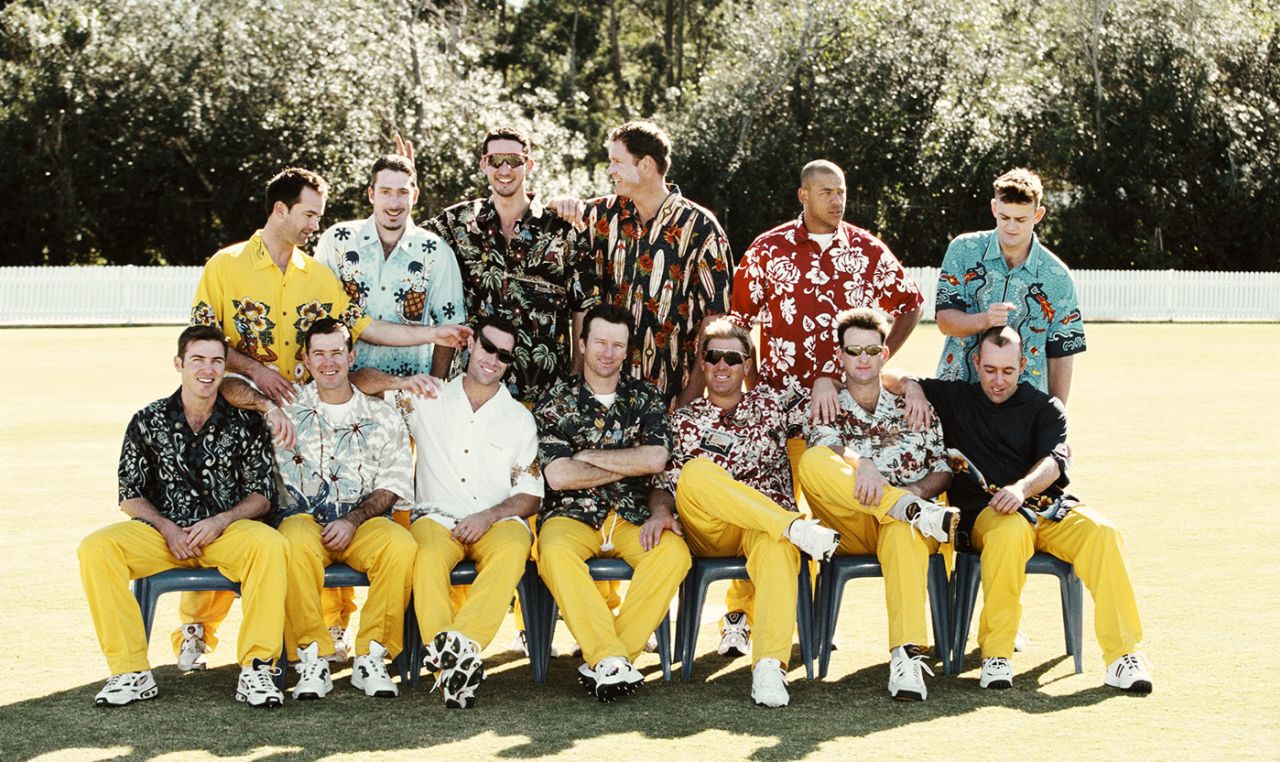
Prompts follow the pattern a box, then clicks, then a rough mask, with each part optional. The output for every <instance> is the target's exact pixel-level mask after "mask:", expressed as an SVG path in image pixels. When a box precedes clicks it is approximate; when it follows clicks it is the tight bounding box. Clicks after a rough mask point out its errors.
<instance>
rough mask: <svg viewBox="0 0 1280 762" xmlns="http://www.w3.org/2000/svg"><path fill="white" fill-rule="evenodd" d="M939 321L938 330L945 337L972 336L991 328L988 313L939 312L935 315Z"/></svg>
mask: <svg viewBox="0 0 1280 762" xmlns="http://www.w3.org/2000/svg"><path fill="white" fill-rule="evenodd" d="M934 319H935V320H937V321H938V330H939V331H942V333H943V335H945V336H960V337H964V336H972V335H974V334H975V333H982V332H983V331H985V330H987V329H988V328H990V327H991V321H990V320H989V319H988V317H987V313H986V312H978V313H969V312H965V311H964V310H957V309H948V310H938V312H937V314H936V315H934Z"/></svg>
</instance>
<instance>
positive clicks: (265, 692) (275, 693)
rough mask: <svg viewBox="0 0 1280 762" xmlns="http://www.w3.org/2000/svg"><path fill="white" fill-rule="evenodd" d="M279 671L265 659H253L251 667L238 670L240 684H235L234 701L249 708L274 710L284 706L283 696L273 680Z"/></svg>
mask: <svg viewBox="0 0 1280 762" xmlns="http://www.w3.org/2000/svg"><path fill="white" fill-rule="evenodd" d="M279 674H280V670H278V669H275V668H274V667H272V666H271V662H269V661H267V660H266V659H254V660H253V666H251V667H241V668H240V682H239V683H237V684H236V701H243V702H245V703H246V704H248V705H249V706H254V707H266V708H270V709H274V708H277V707H281V706H284V694H283V693H281V692H280V689H279V688H277V687H276V683H275V680H273V679H272V678H274V677H275V676H276V675H279Z"/></svg>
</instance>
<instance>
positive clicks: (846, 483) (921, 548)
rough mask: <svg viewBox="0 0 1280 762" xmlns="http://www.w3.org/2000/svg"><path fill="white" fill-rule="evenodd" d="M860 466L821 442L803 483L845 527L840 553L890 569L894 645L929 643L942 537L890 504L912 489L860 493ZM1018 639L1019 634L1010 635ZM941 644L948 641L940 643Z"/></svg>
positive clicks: (887, 583)
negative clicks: (932, 583)
mask: <svg viewBox="0 0 1280 762" xmlns="http://www.w3.org/2000/svg"><path fill="white" fill-rule="evenodd" d="M857 471H858V469H857V467H856V466H855V465H853V464H852V463H849V462H848V461H846V460H845V459H844V458H842V457H840V456H839V455H836V454H835V453H834V452H832V451H831V449H830V448H827V447H815V448H813V449H811V450H809V451H807V452H806V453H805V454H804V455H803V456H802V457H801V458H800V485H801V488H802V489H803V490H804V492H805V495H806V496H807V497H808V499H809V507H810V508H812V509H813V513H814V515H815V516H817V517H818V518H819V519H820V520H821V521H822V523H823V524H826V525H827V526H829V527H831V528H832V529H835V530H836V531H837V532H839V533H840V547H839V548H838V549H837V550H836V553H838V554H840V555H863V554H870V553H874V554H875V555H876V558H878V559H879V560H880V568H881V570H882V572H883V574H884V598H885V608H886V610H887V611H888V618H889V649H890V650H893V649H895V648H897V647H898V646H903V645H907V644H912V645H917V646H922V647H923V646H926V645H928V643H929V630H928V628H927V627H926V624H925V620H926V617H925V603H926V601H927V600H928V598H929V577H928V573H929V556H930V555H931V554H932V553H934V552H936V551H937V550H938V541H937V540H934V539H932V538H928V537H924V536H922V535H921V534H920V533H919V532H917V531H916V530H915V529H914V528H913V527H912V526H911V525H910V524H908V523H906V522H905V521H898V520H897V519H894V518H891V517H890V516H889V515H888V514H889V509H890V508H892V507H893V506H894V504H895V503H897V502H898V501H899V500H901V499H903V498H904V497H909V496H911V493H909V492H907V491H906V490H903V489H899V488H897V487H891V486H886V487H885V488H884V495H883V496H882V497H881V499H880V502H879V503H877V504H876V505H863V504H862V503H859V502H858V501H857V500H856V499H855V498H854V496H853V495H854V487H855V486H856V484H857ZM1009 643H1010V645H1012V643H1013V636H1012V635H1011V636H1010V639H1009ZM936 645H938V647H939V648H941V647H944V645H945V644H936Z"/></svg>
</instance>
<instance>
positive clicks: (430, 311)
mask: <svg viewBox="0 0 1280 762" xmlns="http://www.w3.org/2000/svg"><path fill="white" fill-rule="evenodd" d="M316 259H317V260H319V261H320V262H323V263H324V264H325V265H326V266H328V268H329V269H330V270H332V271H333V273H334V275H337V276H338V280H339V281H340V282H341V283H342V288H343V290H344V291H346V293H347V296H348V297H350V298H351V300H352V301H353V302H355V303H356V304H358V305H360V307H361V309H363V310H364V311H365V313H367V314H368V315H369V316H370V317H373V318H377V319H378V320H386V321H388V322H391V323H409V324H412V325H445V324H448V323H461V322H464V321H465V320H466V311H465V309H464V307H463V302H462V279H461V277H459V275H458V263H457V261H456V260H455V259H454V256H453V249H451V248H449V244H447V243H445V242H444V240H442V239H441V238H440V237H439V236H438V235H436V234H435V233H432V232H431V231H429V230H427V229H425V228H420V227H418V226H417V225H415V224H413V221H412V220H408V221H406V222H405V226H404V233H403V234H402V235H401V236H400V242H399V243H397V244H396V247H395V248H394V249H392V250H391V254H389V255H385V256H384V255H383V253H382V241H381V240H380V239H379V238H378V228H377V226H376V225H375V224H374V221H373V217H369V218H368V219H366V220H352V221H350V222H339V223H338V224H336V225H334V226H332V227H330V228H329V229H328V230H326V231H324V235H322V236H320V242H319V243H317V244H316ZM356 344H357V345H358V346H357V347H356V362H355V366H354V368H353V369H354V370H358V369H360V368H369V367H372V368H377V369H378V370H381V371H384V372H386V373H393V374H395V375H397V376H412V375H414V374H415V373H430V372H431V351H432V347H433V345H431V344H419V345H417V346H412V347H385V346H381V345H378V344H368V343H366V342H363V341H357V342H356Z"/></svg>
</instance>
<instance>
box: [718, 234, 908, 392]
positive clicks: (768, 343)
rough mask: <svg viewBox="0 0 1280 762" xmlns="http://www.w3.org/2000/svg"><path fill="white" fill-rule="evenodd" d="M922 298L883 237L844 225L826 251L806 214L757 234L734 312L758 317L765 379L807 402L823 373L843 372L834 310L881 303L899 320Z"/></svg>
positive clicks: (739, 275)
mask: <svg viewBox="0 0 1280 762" xmlns="http://www.w3.org/2000/svg"><path fill="white" fill-rule="evenodd" d="M923 302H924V298H923V297H922V296H921V295H920V289H919V287H918V286H916V282H915V281H914V280H912V279H911V276H910V275H908V274H907V271H906V270H905V269H903V267H902V263H900V262H899V261H898V258H897V257H895V256H894V255H893V252H891V251H889V248H888V247H887V246H885V245H884V244H883V243H882V242H881V241H880V239H878V238H876V237H875V236H873V235H871V233H869V232H867V231H866V230H863V229H862V228H858V227H854V226H853V225H850V224H849V223H847V222H841V223H840V227H838V228H837V229H836V232H835V235H834V237H832V239H831V245H830V246H829V247H827V249H826V251H823V250H822V247H821V246H820V245H819V244H818V242H817V241H815V240H813V239H812V238H810V237H809V233H808V231H807V230H806V229H805V226H804V216H803V215H801V216H800V218H799V219H796V220H793V221H791V222H788V223H785V224H782V225H779V226H778V227H776V228H774V229H773V230H770V231H768V232H766V233H762V234H761V235H760V236H759V237H758V238H756V240H755V241H754V242H753V243H752V244H751V246H750V247H749V248H748V249H747V251H746V253H744V254H743V255H742V261H741V262H739V263H738V269H737V271H736V273H735V274H734V278H733V312H734V315H735V316H736V317H737V319H738V320H740V321H742V322H743V323H744V324H746V325H750V324H751V322H753V321H755V320H757V319H758V320H759V321H760V381H761V382H762V383H766V384H768V385H769V386H772V387H774V388H775V389H787V388H791V389H796V390H798V391H800V392H801V393H802V394H804V395H805V398H806V400H807V399H808V395H809V392H810V390H811V389H812V388H813V382H814V381H816V380H817V379H818V378H819V377H823V376H825V377H827V378H833V379H841V378H843V377H844V370H843V367H842V366H841V364H840V354H839V347H838V346H837V345H838V343H839V337H837V336H836V335H835V328H836V313H838V312H840V311H842V310H847V309H853V308H856V307H878V308H879V309H881V310H882V311H884V312H887V313H889V314H890V315H893V316H894V317H898V316H900V315H903V314H905V313H907V312H910V311H912V310H914V309H918V308H919V307H920V305H921V304H922V303H923Z"/></svg>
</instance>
